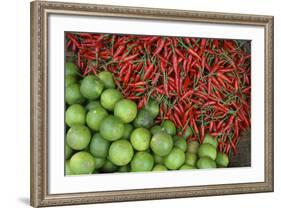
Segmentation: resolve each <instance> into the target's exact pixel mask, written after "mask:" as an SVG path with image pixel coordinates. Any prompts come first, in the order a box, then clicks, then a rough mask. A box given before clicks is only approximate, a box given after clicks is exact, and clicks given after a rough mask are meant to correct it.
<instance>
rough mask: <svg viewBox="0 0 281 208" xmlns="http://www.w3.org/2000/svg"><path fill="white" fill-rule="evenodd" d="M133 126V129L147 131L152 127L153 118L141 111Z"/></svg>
mask: <svg viewBox="0 0 281 208" xmlns="http://www.w3.org/2000/svg"><path fill="white" fill-rule="evenodd" d="M133 124H134V126H135V127H143V128H147V129H148V128H150V127H151V126H152V125H153V117H152V116H151V114H150V113H149V112H148V111H147V110H145V109H141V110H140V111H139V112H138V114H137V117H136V119H135V120H134V122H133Z"/></svg>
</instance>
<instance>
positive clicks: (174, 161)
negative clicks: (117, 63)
mask: <svg viewBox="0 0 281 208" xmlns="http://www.w3.org/2000/svg"><path fill="white" fill-rule="evenodd" d="M65 85H66V94H65V100H66V112H65V123H66V131H67V132H66V142H65V160H66V162H65V174H66V175H77V174H93V173H112V172H143V171H166V170H186V169H196V168H216V167H227V166H228V157H227V155H226V154H224V153H220V152H217V143H216V140H215V139H214V138H212V137H211V136H210V135H208V134H207V135H206V137H205V139H204V142H203V144H201V145H199V143H198V142H196V141H193V142H190V143H188V144H187V143H186V137H187V136H188V135H190V134H192V131H187V132H186V134H185V135H183V136H177V135H176V134H177V129H176V127H175V125H174V123H173V122H172V121H170V120H164V121H163V122H162V124H161V125H155V122H154V119H155V118H156V117H157V116H158V114H159V103H157V102H156V101H155V100H152V99H149V101H148V103H147V105H146V106H145V107H143V108H142V109H140V110H139V111H138V109H137V105H136V103H135V102H133V101H131V100H128V99H125V98H123V96H122V94H121V92H120V91H119V90H117V89H116V85H115V82H114V78H113V76H112V74H111V73H110V72H108V71H102V72H100V73H99V74H97V75H87V76H85V77H82V76H80V74H79V72H78V68H77V67H76V65H75V64H73V63H71V62H68V63H67V64H66V82H65Z"/></svg>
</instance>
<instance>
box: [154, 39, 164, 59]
mask: <svg viewBox="0 0 281 208" xmlns="http://www.w3.org/2000/svg"><path fill="white" fill-rule="evenodd" d="M158 42H159V43H158ZM158 42H157V43H158V46H157V49H156V50H155V52H154V54H153V56H156V55H158V54H159V53H160V52H161V51H162V49H163V47H164V45H165V40H164V39H163V38H160V39H159V40H158Z"/></svg>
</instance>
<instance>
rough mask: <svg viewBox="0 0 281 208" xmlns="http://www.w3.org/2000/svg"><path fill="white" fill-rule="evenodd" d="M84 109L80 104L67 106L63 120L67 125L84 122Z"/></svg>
mask: <svg viewBox="0 0 281 208" xmlns="http://www.w3.org/2000/svg"><path fill="white" fill-rule="evenodd" d="M85 117H86V111H85V109H84V108H83V106H82V105H80V104H73V105H71V106H69V107H68V108H67V110H66V112H65V122H66V124H67V125H68V126H70V127H71V126H73V125H79V124H80V125H83V124H85Z"/></svg>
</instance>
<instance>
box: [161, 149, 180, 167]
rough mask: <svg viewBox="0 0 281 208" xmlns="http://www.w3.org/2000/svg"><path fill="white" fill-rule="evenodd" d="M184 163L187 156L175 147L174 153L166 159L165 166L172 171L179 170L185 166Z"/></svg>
mask: <svg viewBox="0 0 281 208" xmlns="http://www.w3.org/2000/svg"><path fill="white" fill-rule="evenodd" d="M184 162H185V154H184V152H183V151H182V150H181V149H180V148H178V147H174V148H173V149H172V151H171V152H170V153H169V154H168V155H167V156H165V158H164V164H165V166H166V167H167V168H168V169H170V170H177V169H179V168H180V167H181V166H182V165H183V164H184Z"/></svg>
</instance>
